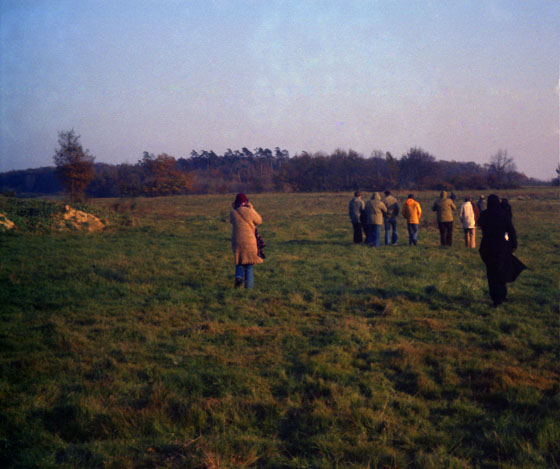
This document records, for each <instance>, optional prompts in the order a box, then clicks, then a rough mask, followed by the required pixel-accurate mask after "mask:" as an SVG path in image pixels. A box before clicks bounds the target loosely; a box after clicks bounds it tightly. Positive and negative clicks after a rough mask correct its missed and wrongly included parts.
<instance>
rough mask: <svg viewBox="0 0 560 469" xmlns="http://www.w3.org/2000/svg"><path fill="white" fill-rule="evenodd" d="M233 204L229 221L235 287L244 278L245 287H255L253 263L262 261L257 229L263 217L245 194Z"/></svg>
mask: <svg viewBox="0 0 560 469" xmlns="http://www.w3.org/2000/svg"><path fill="white" fill-rule="evenodd" d="M232 206H233V210H232V211H231V212H230V214H229V221H230V222H231V224H232V226H233V231H232V234H231V246H232V248H233V255H234V257H235V288H238V287H240V286H241V285H242V284H243V279H245V288H253V278H254V277H253V265H254V264H260V263H261V262H262V259H261V258H260V257H259V255H258V248H257V238H256V236H255V229H256V227H257V225H260V224H261V223H262V218H261V216H260V215H259V214H258V213H257V211H256V210H255V209H254V208H253V205H252V204H251V202H249V199H247V196H246V195H245V194H242V193H239V194H237V196H236V197H235V201H234V202H233V204H232Z"/></svg>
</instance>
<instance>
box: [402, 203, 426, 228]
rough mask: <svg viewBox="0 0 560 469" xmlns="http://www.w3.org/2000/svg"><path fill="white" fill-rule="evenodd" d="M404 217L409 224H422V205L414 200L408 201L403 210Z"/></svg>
mask: <svg viewBox="0 0 560 469" xmlns="http://www.w3.org/2000/svg"><path fill="white" fill-rule="evenodd" d="M402 214H403V217H405V218H406V220H407V221H408V223H410V224H415V225H417V224H418V223H420V217H421V216H422V209H421V208H420V204H419V203H418V202H416V200H414V199H407V200H406V202H405V203H404V206H403V209H402Z"/></svg>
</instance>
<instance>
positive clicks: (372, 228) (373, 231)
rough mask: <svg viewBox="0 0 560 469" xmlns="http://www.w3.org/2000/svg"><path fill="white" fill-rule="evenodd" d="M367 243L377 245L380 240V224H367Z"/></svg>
mask: <svg viewBox="0 0 560 469" xmlns="http://www.w3.org/2000/svg"><path fill="white" fill-rule="evenodd" d="M366 241H367V244H368V245H369V246H370V247H371V246H375V247H378V246H379V244H380V241H381V225H368V234H367V239H366Z"/></svg>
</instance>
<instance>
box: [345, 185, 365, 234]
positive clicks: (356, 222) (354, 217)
mask: <svg viewBox="0 0 560 469" xmlns="http://www.w3.org/2000/svg"><path fill="white" fill-rule="evenodd" d="M365 206H366V204H365V202H364V201H363V200H362V193H361V192H360V191H356V192H354V197H353V198H352V200H351V201H350V203H349V204H348V215H350V221H351V222H352V226H353V228H354V243H356V244H360V243H361V242H362V229H363V230H364V233H365V227H364V226H363V225H362V221H361V216H362V213H363V211H364V208H365ZM366 234H367V233H366Z"/></svg>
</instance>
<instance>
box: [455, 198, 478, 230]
mask: <svg viewBox="0 0 560 469" xmlns="http://www.w3.org/2000/svg"><path fill="white" fill-rule="evenodd" d="M459 218H460V219H461V223H462V224H463V228H474V227H475V220H474V210H473V206H472V203H471V202H465V203H464V204H463V205H462V206H461V212H460V213H459Z"/></svg>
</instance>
